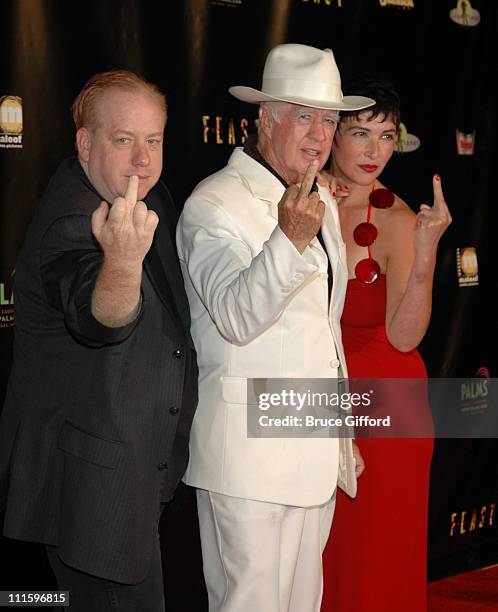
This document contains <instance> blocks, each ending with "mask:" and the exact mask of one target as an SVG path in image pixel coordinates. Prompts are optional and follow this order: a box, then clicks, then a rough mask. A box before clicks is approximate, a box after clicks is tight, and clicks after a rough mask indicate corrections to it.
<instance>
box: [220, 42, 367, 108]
mask: <svg viewBox="0 0 498 612" xmlns="http://www.w3.org/2000/svg"><path fill="white" fill-rule="evenodd" d="M228 91H229V92H230V93H231V94H232V96H235V97H236V98H238V99H239V100H243V101H244V102H251V103H253V104H257V103H259V102H269V101H272V100H279V101H282V102H291V103H292V104H299V105H301V106H310V107H312V108H320V109H331V110H345V111H354V110H361V109H362V108H367V107H369V106H372V105H374V104H375V100H372V98H365V97H364V96H343V95H342V91H341V76H340V74H339V70H338V68H337V65H336V63H335V59H334V54H333V53H332V50H331V49H324V50H323V51H322V50H321V49H315V47H308V46H307V45H296V44H286V45H278V46H277V47H275V48H274V49H272V50H271V51H270V52H269V53H268V57H267V58H266V62H265V69H264V71H263V84H262V86H261V91H259V90H257V89H253V88H252V87H244V86H243V85H236V86H234V87H230V89H229V90H228Z"/></svg>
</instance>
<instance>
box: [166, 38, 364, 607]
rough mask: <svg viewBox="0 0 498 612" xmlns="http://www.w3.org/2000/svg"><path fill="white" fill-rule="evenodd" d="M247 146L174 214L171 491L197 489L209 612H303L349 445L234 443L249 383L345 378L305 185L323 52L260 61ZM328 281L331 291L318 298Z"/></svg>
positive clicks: (336, 305)
mask: <svg viewBox="0 0 498 612" xmlns="http://www.w3.org/2000/svg"><path fill="white" fill-rule="evenodd" d="M230 92H231V93H232V94H233V95H234V96H235V97H237V98H239V99H241V100H244V101H247V102H252V103H258V104H260V108H259V128H258V138H257V141H256V140H254V141H251V139H250V140H249V141H248V142H247V143H246V145H245V147H244V148H237V149H235V150H234V152H233V154H232V156H231V157H230V160H229V161H228V165H227V166H226V167H225V168H223V169H222V170H220V171H219V172H217V173H215V174H214V175H212V176H210V177H208V178H207V179H205V180H204V181H202V182H201V183H200V184H199V185H198V186H197V187H196V189H195V190H194V192H193V193H192V195H191V196H190V197H189V199H188V200H187V202H186V204H185V207H184V210H183V213H182V215H181V218H180V222H179V225H178V230H177V244H178V251H179V256H180V262H181V266H182V271H183V274H184V279H185V286H186V290H187V295H188V298H189V303H190V308H191V318H192V336H193V338H194V343H195V345H196V349H197V353H198V362H199V370H200V374H199V397H200V399H199V406H198V409H197V414H196V416H195V419H194V424H193V428H192V433H191V443H190V463H189V466H188V469H187V472H186V475H185V482H187V483H188V484H190V485H192V486H195V487H197V488H198V493H197V500H198V511H199V522H200V529H201V540H202V551H203V559H204V574H205V578H206V584H207V589H208V594H209V609H210V611H211V612H214V611H217V612H218V611H220V612H221V611H223V612H284V611H285V612H290V611H292V612H315V611H318V610H319V608H320V599H321V591H322V567H321V553H322V550H323V547H324V546H325V543H326V540H327V537H328V534H329V530H330V525H331V520H332V515H333V509H334V504H335V488H336V485H337V483H339V485H340V486H341V487H342V488H344V489H345V490H346V492H347V493H349V494H350V495H352V496H354V495H355V494H356V477H355V469H354V459H353V455H352V449H351V440H347V439H342V440H338V439H333V438H324V439H316V438H313V439H306V438H288V439H282V438H280V439H274V438H272V439H258V438H249V437H248V436H247V422H246V402H247V399H246V398H247V379H248V378H330V377H337V376H338V374H339V373H340V372H341V369H342V372H343V373H345V371H346V366H345V360H344V353H343V349H342V343H341V331H340V324H339V321H340V316H341V312H342V307H343V302H344V294H345V291H346V285H347V268H346V253H345V248H344V243H343V241H342V238H341V235H340V229H339V220H338V212H337V205H336V202H335V200H334V199H333V196H332V194H331V193H330V192H329V190H328V189H325V188H322V187H319V188H317V187H316V181H315V175H316V174H317V172H318V171H319V170H320V169H321V168H322V167H323V166H324V164H325V163H326V161H327V159H328V157H329V154H330V150H331V146H332V139H333V136H334V132H335V129H336V125H337V120H338V111H339V110H355V109H361V108H366V107H368V106H370V105H371V104H373V100H370V99H369V98H359V97H343V96H342V93H341V85H340V76H339V72H338V69H337V66H336V63H335V60H334V56H333V53H332V51H331V50H330V49H325V50H323V51H322V50H319V49H315V48H313V47H308V46H305V45H297V44H285V45H279V46H278V47H276V48H274V49H273V50H272V51H270V53H269V55H268V57H267V60H266V64H265V69H264V74H263V84H262V88H261V90H256V89H252V88H249V87H242V86H237V87H232V88H231V89H230ZM332 279H333V283H332V282H331V281H332Z"/></svg>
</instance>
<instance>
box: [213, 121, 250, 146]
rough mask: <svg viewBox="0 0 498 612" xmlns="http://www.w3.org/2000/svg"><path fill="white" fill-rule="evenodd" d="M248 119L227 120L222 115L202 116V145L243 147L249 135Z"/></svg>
mask: <svg viewBox="0 0 498 612" xmlns="http://www.w3.org/2000/svg"><path fill="white" fill-rule="evenodd" d="M248 128H249V119H246V118H245V117H242V118H241V119H234V118H233V117H229V118H228V119H227V118H225V117H223V115H214V116H212V115H202V139H203V141H204V144H219V145H223V144H226V145H243V144H244V143H245V141H246V140H247V138H248V136H249V133H248Z"/></svg>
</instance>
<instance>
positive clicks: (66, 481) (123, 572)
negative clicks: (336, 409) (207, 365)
mask: <svg viewBox="0 0 498 612" xmlns="http://www.w3.org/2000/svg"><path fill="white" fill-rule="evenodd" d="M100 201H101V198H100V196H99V195H98V194H97V193H96V192H95V190H94V189H93V187H92V185H91V184H90V183H89V181H88V180H87V178H86V176H85V174H84V172H83V170H82V168H81V166H80V164H79V162H78V161H77V159H75V158H73V159H70V160H67V161H65V162H64V163H63V164H62V165H61V166H60V167H59V169H58V171H57V172H56V174H55V175H54V177H53V178H52V180H51V182H50V184H49V186H48V188H47V190H46V192H45V195H44V197H43V199H42V202H41V205H40V206H39V208H38V209H37V211H36V213H35V216H34V219H33V221H32V223H31V225H30V228H29V230H28V233H27V236H26V240H25V243H24V246H23V249H22V251H21V254H20V257H19V260H18V262H17V265H16V276H15V301H16V327H15V342H14V364H13V370H12V373H11V377H10V381H9V385H8V390H7V397H6V402H5V405H4V410H3V414H2V420H1V423H0V502H1V505H2V507H3V508H4V509H5V525H4V533H5V535H7V536H9V537H13V538H18V539H22V540H31V541H37V542H44V543H47V544H56V545H58V547H59V553H60V556H61V558H62V559H63V561H65V562H66V563H67V564H68V565H70V566H72V567H75V568H77V569H80V570H83V571H86V572H88V573H90V574H93V575H97V576H101V577H103V578H107V579H110V580H115V581H119V582H124V583H136V582H139V581H141V580H142V579H143V578H144V577H145V575H146V573H147V570H148V567H149V560H150V556H151V550H152V545H153V542H154V538H155V537H156V532H157V522H158V513H159V504H160V501H163V500H166V499H168V498H169V497H171V495H172V493H173V491H174V489H175V487H176V486H177V484H178V482H179V480H180V478H181V476H182V474H183V472H184V470H185V466H186V462H187V454H188V434H189V430H190V423H191V420H192V418H193V413H194V410H195V405H196V403H197V366H196V363H195V352H194V350H193V344H192V342H191V339H190V334H189V326H190V320H189V311H188V303H187V300H186V297H185V293H184V286H183V280H182V276H181V272H180V268H179V265H178V262H177V256H176V249H175V247H174V244H173V240H172V236H173V235H174V229H175V225H176V217H177V212H176V209H175V207H174V205H173V203H172V201H171V198H170V196H169V193H168V191H167V189H166V187H165V186H164V185H163V184H162V183H159V184H158V185H156V187H155V188H154V189H153V190H151V192H150V193H149V194H148V196H147V198H146V202H147V205H148V206H149V208H152V209H153V210H155V211H156V212H157V213H158V215H159V218H160V222H159V226H158V228H157V231H156V234H155V237H154V243H153V246H152V248H151V250H150V251H149V254H148V255H147V258H146V261H145V262H144V274H143V279H142V306H141V311H140V314H139V316H138V317H137V318H136V320H135V321H133V322H132V323H130V324H129V325H126V326H125V327H121V328H117V329H111V328H107V327H105V326H103V325H101V324H100V323H98V322H97V321H96V320H95V319H94V318H93V316H92V314H91V312H90V298H91V293H92V290H93V286H94V283H95V279H96V275H97V271H98V269H99V266H100V263H101V259H102V253H101V251H100V249H99V248H98V245H97V244H96V242H95V241H94V239H93V236H92V232H91V225H90V216H91V213H92V212H93V210H95V208H96V207H97V206H98V205H99V203H100Z"/></svg>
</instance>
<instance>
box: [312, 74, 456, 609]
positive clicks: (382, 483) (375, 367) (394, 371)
mask: <svg viewBox="0 0 498 612" xmlns="http://www.w3.org/2000/svg"><path fill="white" fill-rule="evenodd" d="M348 94H358V95H364V96H368V97H370V98H374V99H375V100H376V105H375V106H373V107H371V108H368V109H367V110H364V111H359V112H346V113H341V120H340V124H339V126H338V129H337V132H336V136H335V141H334V147H333V160H332V167H331V171H332V174H333V175H334V177H335V178H336V180H337V183H338V185H340V186H341V189H339V187H338V188H337V192H338V200H339V214H340V220H341V229H342V235H343V238H344V241H345V243H346V249H347V259H348V269H349V282H348V290H347V294H346V302H345V306H344V312H343V316H342V333H343V343H344V349H345V353H346V360H347V366H348V375H349V377H350V378H424V379H425V378H426V376H427V374H426V370H425V366H424V363H423V361H422V358H421V357H420V355H419V353H418V352H417V350H416V347H417V345H418V344H419V342H420V341H421V339H422V337H423V336H424V334H425V331H426V329H427V325H428V323H429V318H430V313H431V294H432V282H433V276H434V266H435V263H436V250H437V245H438V242H439V239H440V238H441V236H442V234H443V232H444V231H445V229H446V227H447V226H448V225H449V223H450V222H451V217H450V214H449V212H448V208H447V207H446V204H445V201H444V197H443V192H442V188H441V179H440V177H439V176H438V175H435V176H434V178H433V189H434V205H433V206H432V207H431V206H428V205H424V204H423V205H422V206H421V207H420V212H419V213H418V214H417V215H415V213H413V212H412V210H411V209H410V208H409V207H408V206H407V205H406V204H405V202H403V200H401V198H399V197H398V196H397V195H395V194H392V193H391V192H390V191H389V190H387V189H385V187H384V185H382V183H380V181H379V180H378V177H379V175H380V174H381V172H382V170H383V169H384V167H385V165H386V164H387V162H388V161H389V159H390V158H391V156H392V154H393V151H394V145H395V142H396V137H397V133H398V129H399V98H398V95H397V94H396V92H395V91H394V90H393V89H392V87H391V85H390V84H388V83H384V82H376V81H372V80H368V81H362V82H357V83H356V84H355V86H353V87H351V88H350V89H349V90H348ZM419 397H420V395H419ZM421 397H422V399H420V401H418V400H414V398H413V397H412V398H411V399H410V400H409V402H406V403H403V406H402V409H403V410H404V411H405V410H406V414H407V417H408V418H410V413H412V412H413V411H412V410H411V409H410V405H411V406H414V404H415V403H417V404H418V405H417V409H418V416H417V418H418V419H419V423H420V419H421V420H422V421H424V420H425V421H427V420H429V419H430V414H429V409H428V406H427V403H426V400H425V396H424V395H423V394H421ZM420 404H421V405H420ZM426 430H427V428H426ZM357 444H358V446H359V448H360V451H361V454H362V455H363V459H364V462H365V466H366V467H365V471H364V473H363V475H362V476H361V478H360V480H359V483H358V495H357V497H356V499H354V500H353V499H350V498H349V497H347V496H346V495H345V494H343V493H342V491H339V490H338V492H337V505H336V510H335V515H334V521H333V525H332V531H331V534H330V538H329V541H328V543H327V546H326V549H325V551H324V557H323V565H324V594H323V601H322V608H321V610H322V612H366V611H367V610H368V612H377V611H379V612H380V611H382V612H399V611H400V610H403V612H423V611H424V610H426V608H427V606H426V554H427V553H426V551H427V546H426V545H427V507H428V490H429V472H430V462H431V457H432V447H433V440H432V438H428V439H427V438H425V439H424V438H419V439H415V438H412V439H407V438H405V439H358V440H357Z"/></svg>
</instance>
